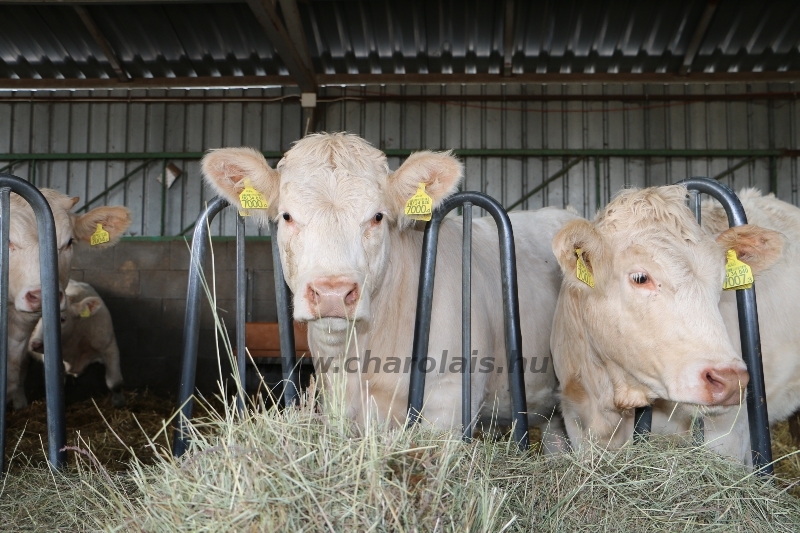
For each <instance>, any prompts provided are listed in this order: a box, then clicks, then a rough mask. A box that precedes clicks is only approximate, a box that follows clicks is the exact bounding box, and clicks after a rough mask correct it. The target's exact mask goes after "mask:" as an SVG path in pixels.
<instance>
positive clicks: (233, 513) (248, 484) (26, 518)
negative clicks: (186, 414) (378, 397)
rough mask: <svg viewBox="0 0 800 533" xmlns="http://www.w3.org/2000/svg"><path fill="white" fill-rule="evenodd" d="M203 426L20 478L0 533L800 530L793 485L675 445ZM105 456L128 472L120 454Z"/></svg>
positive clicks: (228, 418)
mask: <svg viewBox="0 0 800 533" xmlns="http://www.w3.org/2000/svg"><path fill="white" fill-rule="evenodd" d="M192 427H193V428H194V430H195V435H194V439H193V442H192V445H191V449H190V451H189V453H188V454H187V455H186V456H185V457H184V458H182V459H180V460H175V459H173V458H172V457H171V456H170V455H169V454H168V453H161V454H158V455H152V454H150V455H148V456H147V457H146V459H144V460H142V459H139V458H138V457H135V458H133V459H132V460H131V462H130V468H129V469H128V470H127V471H117V472H113V471H109V470H107V469H105V468H103V467H102V466H100V463H99V462H97V463H95V461H94V459H92V458H91V457H89V456H84V455H79V457H78V458H77V460H75V459H73V462H72V464H73V468H71V470H70V471H69V472H68V473H65V474H51V473H50V472H49V470H47V469H46V468H42V467H41V466H35V465H29V466H26V467H25V468H15V469H14V470H13V471H12V473H11V474H10V475H9V476H7V477H6V479H5V480H4V484H3V487H2V494H0V524H13V525H14V527H13V529H15V530H23V529H27V530H38V531H45V530H47V531H54V530H62V531H92V530H106V531H275V530H290V531H351V530H358V531H362V530H363V531H366V530H377V531H412V530H417V531H500V530H503V529H504V528H506V530H508V531H554V530H559V531H560V530H568V531H644V530H647V531H687V530H690V531H726V532H727V531H797V529H798V527H800V500H797V499H796V498H794V497H792V496H790V495H788V494H787V493H786V491H785V488H786V487H787V485H786V484H785V483H784V482H780V481H779V482H778V483H777V484H770V483H763V482H762V481H761V480H759V479H757V478H756V477H754V476H748V475H747V473H746V472H745V471H744V469H743V468H742V467H741V466H739V465H735V464H732V463H730V462H728V461H725V460H723V459H721V458H720V457H718V456H716V455H714V454H713V453H710V452H708V451H706V450H705V449H702V448H699V449H693V448H692V447H690V446H687V445H685V444H682V443H681V442H680V441H677V440H676V439H667V438H656V439H654V440H653V441H652V442H651V443H650V444H646V445H635V446H634V445H632V446H628V447H626V448H624V449H623V450H621V451H619V452H615V453H610V452H602V451H601V450H593V451H592V453H584V454H565V455H562V456H557V457H544V456H541V455H538V454H537V453H536V452H535V451H532V452H530V453H528V454H524V455H523V454H520V453H519V452H517V450H516V449H515V447H514V446H513V445H512V444H511V443H509V442H507V441H505V442H504V441H500V442H487V441H476V442H474V443H473V444H470V445H465V444H463V443H462V442H460V440H458V439H457V438H454V437H453V436H451V435H450V434H448V433H442V432H435V431H431V430H429V429H424V428H414V429H412V430H393V431H391V430H388V429H386V428H382V427H380V426H370V427H369V428H367V429H366V430H362V431H358V430H357V429H356V428H354V427H353V426H352V424H351V422H350V420H349V419H347V418H346V417H345V416H342V415H341V414H337V413H326V415H325V416H323V415H322V414H321V413H320V411H319V409H318V406H317V405H316V404H315V403H314V402H313V401H308V400H307V401H306V402H305V403H304V404H303V405H302V406H300V407H299V408H296V409H288V410H285V411H279V410H276V409H267V408H261V407H258V406H256V408H255V409H253V410H252V411H251V412H250V413H249V414H248V415H247V416H246V417H245V418H244V419H243V420H238V419H237V417H236V415H235V412H234V411H233V410H231V409H228V410H221V413H217V412H216V411H214V410H210V411H209V412H208V416H206V417H203V418H201V419H196V420H195V421H194V422H193V424H192ZM96 442H98V441H96ZM82 447H83V448H84V449H86V450H90V449H92V450H93V448H92V446H91V445H89V444H88V443H86V442H84V443H82ZM104 449H109V447H106V448H104ZM159 449H160V450H161V451H162V452H165V450H164V448H163V447H162V448H159ZM115 453H116V452H115ZM128 453H130V451H129V452H128ZM136 455H137V456H138V455H139V454H138V453H137V454H136ZM108 457H109V458H113V460H112V461H111V462H110V464H111V465H112V466H113V465H114V464H116V462H115V461H116V459H115V458H116V457H117V455H115V454H113V453H112V454H110V455H109V456H108ZM148 463H149V464H148ZM782 468H783V467H782ZM0 529H2V527H0Z"/></svg>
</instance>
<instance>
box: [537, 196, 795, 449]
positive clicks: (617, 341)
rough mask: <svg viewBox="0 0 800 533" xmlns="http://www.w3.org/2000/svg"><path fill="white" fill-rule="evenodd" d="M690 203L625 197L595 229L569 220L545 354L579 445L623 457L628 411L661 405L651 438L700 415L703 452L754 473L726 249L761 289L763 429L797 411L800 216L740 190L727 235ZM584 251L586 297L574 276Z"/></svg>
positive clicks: (717, 216) (707, 206)
mask: <svg viewBox="0 0 800 533" xmlns="http://www.w3.org/2000/svg"><path fill="white" fill-rule="evenodd" d="M686 194H687V191H686V189H685V188H684V187H682V186H668V187H657V188H650V189H643V190H626V191H622V192H621V193H620V194H619V196H617V198H615V199H614V200H613V201H612V202H611V203H610V204H609V205H608V206H607V207H606V208H605V209H604V210H602V211H601V212H599V213H598V215H597V216H596V218H595V220H594V221H593V222H588V221H586V220H576V221H573V222H570V223H568V224H567V225H565V227H564V228H562V230H561V231H560V232H559V233H558V235H557V236H556V238H555V239H554V241H553V250H554V252H555V254H556V256H557V257H558V260H559V263H560V264H561V267H562V269H563V272H564V280H563V282H562V287H561V294H560V296H559V302H558V307H557V309H556V315H555V319H554V324H553V334H552V338H551V348H552V351H553V357H554V363H555V368H556V374H557V375H558V379H559V382H560V384H561V401H562V411H563V414H564V418H565V422H566V425H567V432H568V433H569V436H570V440H571V441H572V443H573V446H576V447H579V446H580V445H581V443H582V442H583V440H584V439H585V438H587V437H589V436H590V435H592V436H594V437H596V438H598V439H599V440H600V441H601V442H602V443H606V442H610V445H611V446H612V447H618V446H620V445H621V444H622V443H624V442H625V441H627V440H628V439H629V438H630V436H631V429H632V425H633V420H632V419H633V409H634V408H636V407H640V406H644V405H647V404H649V403H651V402H653V401H654V400H657V401H656V405H655V409H654V429H656V430H657V431H658V430H662V431H676V430H687V429H688V427H689V423H690V420H691V417H692V415H693V414H695V412H696V411H697V412H699V413H700V414H702V415H705V432H706V434H705V440H706V442H709V443H710V446H712V447H714V448H715V449H717V450H718V451H719V452H720V453H723V454H726V455H730V456H732V457H735V458H737V459H740V460H742V461H745V462H748V460H749V457H750V454H749V453H748V450H749V433H748V430H747V411H746V407H745V406H744V405H743V404H741V405H740V400H741V396H740V392H741V391H743V390H744V388H745V386H746V385H747V383H748V380H749V376H748V374H747V371H746V367H745V365H744V362H743V361H742V359H741V352H740V344H739V330H738V318H737V314H736V298H735V291H724V292H723V290H722V285H723V280H724V278H725V263H726V252H727V251H728V250H730V249H733V250H735V251H736V253H737V255H738V258H739V259H740V260H742V261H744V262H746V263H747V264H749V265H750V266H751V267H752V270H753V272H754V274H755V278H756V280H757V283H756V287H757V296H758V310H759V321H760V324H761V340H762V346H763V356H764V367H765V373H766V385H767V397H768V405H769V408H770V419H771V420H772V421H775V420H781V419H783V418H785V417H786V416H788V415H789V414H790V413H792V412H793V411H794V409H795V408H797V407H798V406H800V395H799V394H797V392H796V391H797V390H798V385H800V332H799V330H798V328H796V327H793V326H791V325H790V324H788V323H787V322H788V321H789V320H791V317H793V316H795V315H796V314H797V313H794V312H792V311H791V309H792V306H793V305H798V304H800V283H797V282H796V281H795V280H794V278H793V276H792V273H791V272H792V268H796V267H794V266H793V265H796V264H797V259H798V258H797V257H795V256H796V255H797V251H796V246H795V245H794V244H793V243H794V242H796V241H797V239H800V209H797V208H796V207H793V206H791V205H789V204H786V203H784V202H781V201H779V200H777V199H775V198H774V197H772V196H768V197H761V196H760V194H759V193H757V192H755V191H743V192H742V194H741V200H742V203H743V204H744V207H745V211H746V213H747V217H748V220H749V222H750V223H751V225H746V226H741V227H737V228H730V229H729V228H728V223H727V218H726V215H725V212H724V210H723V208H722V207H721V206H720V205H719V204H717V203H715V202H705V203H704V204H703V208H702V217H701V219H702V222H703V227H702V228H701V227H700V226H699V225H698V224H697V222H696V220H695V218H694V216H693V214H692V213H691V212H690V211H689V209H688V208H687V207H686V206H685V198H686ZM783 236H786V237H787V238H786V242H787V245H786V248H785V249H784V237H783ZM576 250H578V251H579V252H576ZM782 253H783V256H782ZM579 254H580V258H581V260H583V261H584V263H585V264H586V267H587V269H588V270H590V271H591V273H592V274H593V277H594V288H592V287H589V286H588V285H587V284H586V283H584V282H582V281H581V280H579V279H578V278H577V276H576V269H577V266H578V264H577V263H578V261H579ZM665 400H666V401H665ZM669 402H679V403H680V404H683V405H680V406H679V407H678V408H675V404H672V403H669ZM694 406H700V407H699V409H695V407H694Z"/></svg>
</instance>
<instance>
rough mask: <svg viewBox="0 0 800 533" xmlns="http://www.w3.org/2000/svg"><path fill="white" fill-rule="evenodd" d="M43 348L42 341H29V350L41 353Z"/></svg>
mask: <svg viewBox="0 0 800 533" xmlns="http://www.w3.org/2000/svg"><path fill="white" fill-rule="evenodd" d="M43 348H44V344H43V343H42V341H33V342H31V350H33V351H34V352H39V353H41V352H42V349H43Z"/></svg>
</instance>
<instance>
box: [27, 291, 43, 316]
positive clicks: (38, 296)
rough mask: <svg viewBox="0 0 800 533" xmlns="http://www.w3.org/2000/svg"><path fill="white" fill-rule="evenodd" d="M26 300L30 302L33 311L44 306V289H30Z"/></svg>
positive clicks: (29, 305)
mask: <svg viewBox="0 0 800 533" xmlns="http://www.w3.org/2000/svg"><path fill="white" fill-rule="evenodd" d="M25 301H26V302H27V303H28V307H30V309H31V311H37V310H39V309H40V308H41V307H42V291H41V290H40V289H36V290H35V291H28V292H27V293H25Z"/></svg>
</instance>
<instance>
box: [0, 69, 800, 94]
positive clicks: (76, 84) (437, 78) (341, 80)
mask: <svg viewBox="0 0 800 533" xmlns="http://www.w3.org/2000/svg"><path fill="white" fill-rule="evenodd" d="M317 81H318V82H319V85H320V86H325V85H380V84H393V85H427V84H431V85H442V84H457V85H458V84H494V83H497V84H500V83H504V84H507V83H678V84H684V83H749V82H753V83H755V82H762V83H765V82H800V71H785V72H696V73H692V72H690V73H689V74H687V75H686V76H678V75H677V74H674V73H649V74H632V73H619V74H606V73H599V74H586V73H571V74H565V73H564V74H562V73H557V72H554V73H552V74H536V73H531V74H515V75H514V76H510V77H505V76H499V75H497V74H320V75H318V76H317ZM270 86H272V87H274V86H284V87H292V86H297V82H296V81H295V80H294V79H293V78H292V77H290V76H221V77H211V76H209V77H196V78H135V79H133V80H131V81H129V82H121V81H119V80H117V79H114V78H111V79H107V78H103V79H100V78H89V79H85V78H84V79H74V78H70V79H50V78H45V79H30V78H25V79H18V78H14V79H9V78H0V91H3V90H12V91H29V90H92V89H102V90H110V89H193V88H198V89H203V88H248V87H258V88H263V87H270Z"/></svg>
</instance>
